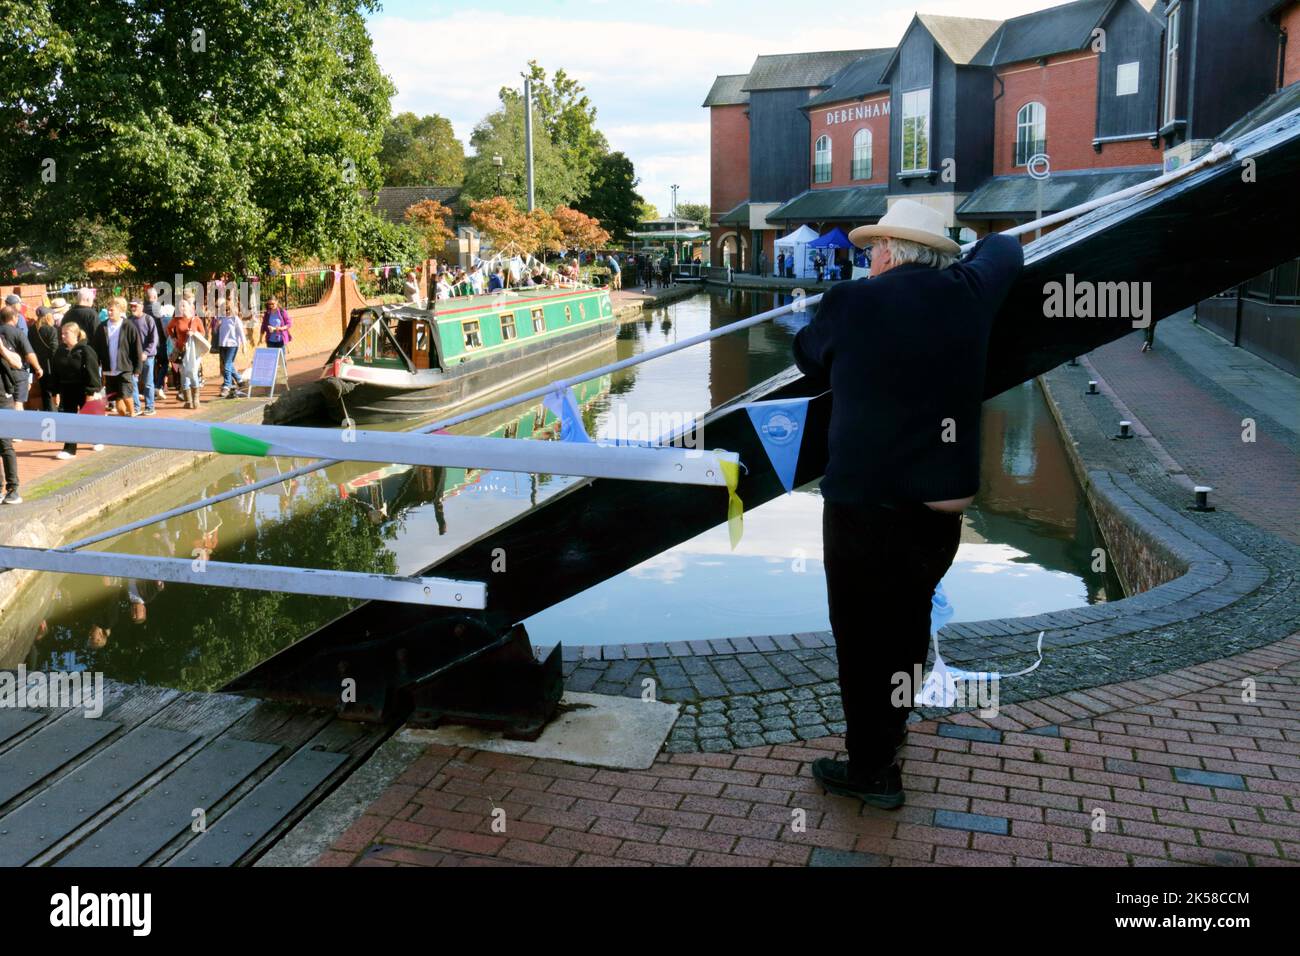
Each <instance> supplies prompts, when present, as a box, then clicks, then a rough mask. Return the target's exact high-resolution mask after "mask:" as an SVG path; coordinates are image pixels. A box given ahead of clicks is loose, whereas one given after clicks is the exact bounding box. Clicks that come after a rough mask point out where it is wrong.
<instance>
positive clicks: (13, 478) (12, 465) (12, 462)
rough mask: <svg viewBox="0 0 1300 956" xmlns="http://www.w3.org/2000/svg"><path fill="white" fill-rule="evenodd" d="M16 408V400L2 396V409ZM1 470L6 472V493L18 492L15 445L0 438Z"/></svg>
mask: <svg viewBox="0 0 1300 956" xmlns="http://www.w3.org/2000/svg"><path fill="white" fill-rule="evenodd" d="M13 407H14V400H13V399H12V398H10V397H9V396H8V395H7V394H0V408H3V409H5V410H6V411H8V410H11V409H12V408H13ZM0 468H3V470H4V476H3V477H4V490H5V493H6V494H8V493H9V492H11V491H12V492H14V493H17V491H18V455H17V453H15V452H14V443H13V442H12V441H11V440H10V439H8V438H0Z"/></svg>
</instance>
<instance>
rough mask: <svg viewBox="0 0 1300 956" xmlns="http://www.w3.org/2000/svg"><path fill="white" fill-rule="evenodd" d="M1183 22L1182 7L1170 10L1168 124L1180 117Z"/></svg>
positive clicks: (1167, 65) (1166, 35) (1167, 79)
mask: <svg viewBox="0 0 1300 956" xmlns="http://www.w3.org/2000/svg"><path fill="white" fill-rule="evenodd" d="M1182 22H1183V10H1182V7H1174V8H1173V9H1172V10H1170V11H1169V26H1168V28H1167V29H1166V31H1165V37H1166V44H1165V122H1164V125H1166V126H1168V125H1169V124H1170V123H1172V122H1173V121H1174V120H1176V119H1177V118H1178V31H1179V28H1180V27H1181V26H1182Z"/></svg>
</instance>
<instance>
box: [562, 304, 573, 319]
mask: <svg viewBox="0 0 1300 956" xmlns="http://www.w3.org/2000/svg"><path fill="white" fill-rule="evenodd" d="M564 321H565V322H572V321H573V308H572V307H571V306H567V305H566V306H565V307H564Z"/></svg>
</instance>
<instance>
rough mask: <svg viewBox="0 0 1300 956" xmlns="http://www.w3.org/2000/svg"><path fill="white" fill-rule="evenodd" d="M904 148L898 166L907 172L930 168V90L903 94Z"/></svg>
mask: <svg viewBox="0 0 1300 956" xmlns="http://www.w3.org/2000/svg"><path fill="white" fill-rule="evenodd" d="M902 129H903V150H902V157H901V158H900V159H899V163H898V168H899V169H900V170H902V171H903V172H905V173H911V172H922V171H928V170H929V169H930V91H929V90H928V89H925V90H912V91H911V92H910V93H904V94H903V127H902Z"/></svg>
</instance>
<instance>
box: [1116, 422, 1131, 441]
mask: <svg viewBox="0 0 1300 956" xmlns="http://www.w3.org/2000/svg"><path fill="white" fill-rule="evenodd" d="M1132 426H1133V423H1132V422H1120V423H1119V434H1118V435H1116V436H1115V437H1116V438H1132V437H1133V427H1132Z"/></svg>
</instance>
